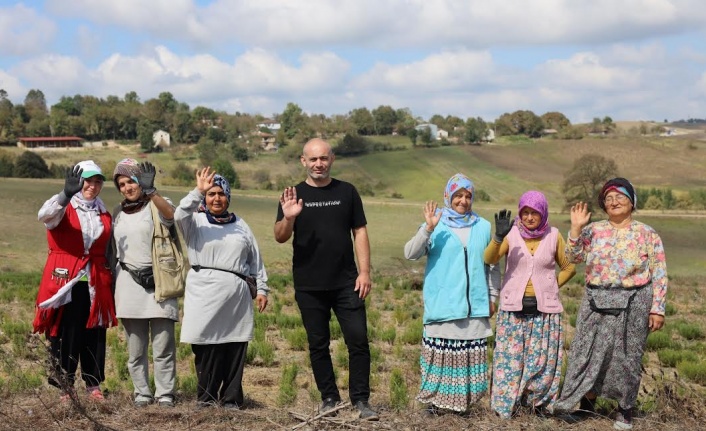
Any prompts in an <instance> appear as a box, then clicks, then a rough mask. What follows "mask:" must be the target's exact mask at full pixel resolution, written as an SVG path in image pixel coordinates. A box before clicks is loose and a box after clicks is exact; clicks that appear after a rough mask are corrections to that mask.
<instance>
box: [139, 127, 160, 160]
mask: <svg viewBox="0 0 706 431" xmlns="http://www.w3.org/2000/svg"><path fill="white" fill-rule="evenodd" d="M155 131H156V129H155V128H154V127H153V126H152V125H151V124H150V123H149V122H148V121H147V120H140V122H139V123H138V124H137V140H138V141H140V149H141V150H142V151H144V152H146V153H148V152H150V151H152V148H153V147H154V132H155Z"/></svg>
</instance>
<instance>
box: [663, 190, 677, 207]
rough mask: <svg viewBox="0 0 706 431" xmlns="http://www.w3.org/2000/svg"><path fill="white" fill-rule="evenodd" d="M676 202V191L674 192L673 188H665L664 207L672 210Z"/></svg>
mask: <svg viewBox="0 0 706 431" xmlns="http://www.w3.org/2000/svg"><path fill="white" fill-rule="evenodd" d="M675 202H676V199H675V198H674V193H672V189H665V190H664V192H663V193H662V205H664V209H668V210H670V209H672V208H674V203H675Z"/></svg>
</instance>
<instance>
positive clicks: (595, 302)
mask: <svg viewBox="0 0 706 431" xmlns="http://www.w3.org/2000/svg"><path fill="white" fill-rule="evenodd" d="M645 286H647V285H642V286H636V287H633V288H630V289H625V288H623V287H602V286H596V285H593V284H588V285H587V286H586V287H588V289H586V296H587V297H588V305H589V307H591V311H595V312H596V313H600V314H607V315H609V316H619V315H620V313H622V312H623V311H624V310H626V309H627V308H628V307H630V303H631V302H632V300H633V298H634V297H635V294H636V293H637V291H638V290H640V289H642V288H644V287H645Z"/></svg>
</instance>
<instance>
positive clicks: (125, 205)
mask: <svg viewBox="0 0 706 431" xmlns="http://www.w3.org/2000/svg"><path fill="white" fill-rule="evenodd" d="M155 174H156V170H155V168H154V166H153V165H152V164H151V163H149V162H145V163H138V162H137V160H135V159H129V158H127V159H123V160H121V161H119V162H118V164H117V165H116V166H115V170H114V171H113V183H114V184H115V188H117V189H118V191H119V192H120V194H121V195H122V196H123V200H122V202H120V203H119V204H118V205H117V206H116V207H115V210H114V211H113V240H114V241H113V254H114V256H115V258H116V261H114V262H112V264H113V268H112V269H113V270H114V271H115V308H116V311H117V313H118V317H119V318H120V321H121V322H122V324H123V327H124V328H125V338H126V340H127V350H128V355H129V357H128V362H127V368H128V371H129V372H130V378H131V379H132V384H133V392H134V400H133V402H134V404H135V406H137V407H144V406H147V405H149V404H152V403H153V402H156V403H157V404H158V405H159V406H161V407H174V396H175V394H176V341H175V339H174V324H175V323H176V322H178V321H179V305H178V303H177V299H176V298H169V299H165V300H163V301H161V302H157V300H156V299H155V286H154V278H153V276H152V275H151V274H152V237H153V233H154V229H155V223H161V224H162V225H164V226H166V227H170V226H172V225H173V224H174V205H172V202H171V201H170V200H169V199H167V198H165V197H162V196H161V195H160V194H159V193H157V189H156V188H155V187H154V179H155ZM151 205H154V207H155V208H156V209H157V212H158V213H159V220H153V217H152V209H151V207H150V206H151ZM139 273H144V274H145V275H148V274H149V276H147V277H144V278H140V276H139V275H137V274H139ZM147 281H150V282H151V283H147ZM150 339H151V340H152V359H153V362H154V386H155V393H154V396H153V394H152V389H151V387H150V372H149V370H150V363H149V349H148V346H149V342H150Z"/></svg>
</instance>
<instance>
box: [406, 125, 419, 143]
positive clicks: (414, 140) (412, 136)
mask: <svg viewBox="0 0 706 431" xmlns="http://www.w3.org/2000/svg"><path fill="white" fill-rule="evenodd" d="M418 136H419V132H418V131H417V129H414V128H412V129H409V130H407V137H408V138H409V140H410V141H411V142H412V146H416V145H417V137H418Z"/></svg>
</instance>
